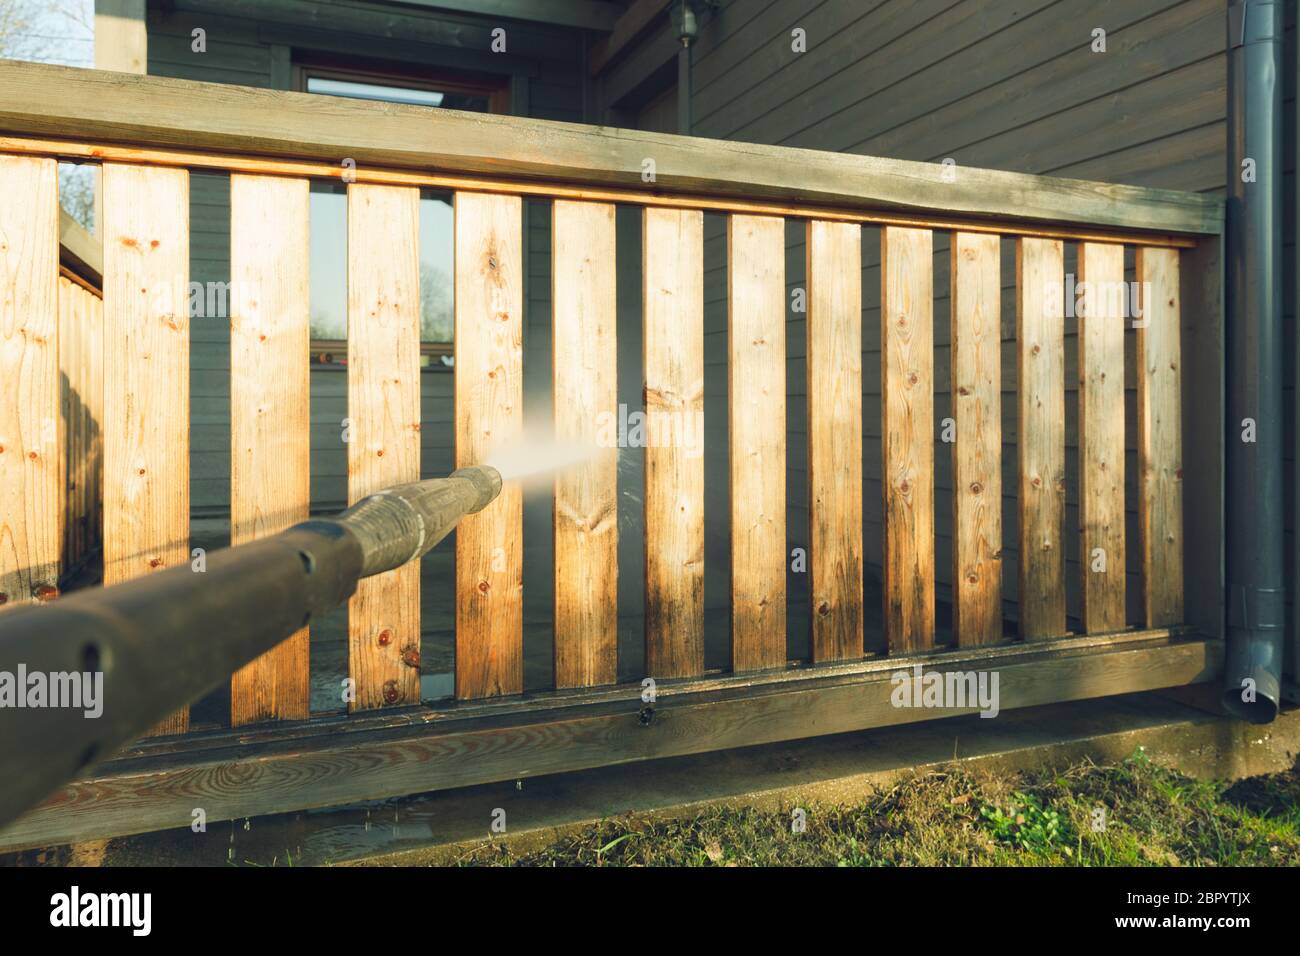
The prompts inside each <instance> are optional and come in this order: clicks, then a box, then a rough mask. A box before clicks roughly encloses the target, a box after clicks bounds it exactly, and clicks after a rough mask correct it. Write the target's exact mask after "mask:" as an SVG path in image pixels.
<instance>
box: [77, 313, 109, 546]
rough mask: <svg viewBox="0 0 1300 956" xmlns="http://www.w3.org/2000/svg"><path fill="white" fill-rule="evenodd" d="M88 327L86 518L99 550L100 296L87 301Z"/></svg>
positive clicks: (101, 496)
mask: <svg viewBox="0 0 1300 956" xmlns="http://www.w3.org/2000/svg"><path fill="white" fill-rule="evenodd" d="M87 306H88V308H87V312H86V320H87V326H86V328H85V329H84V330H83V335H82V341H83V342H84V343H85V346H86V349H87V351H88V353H89V354H88V356H87V360H86V370H87V371H86V376H87V377H86V391H85V392H84V394H83V395H82V396H81V401H82V405H83V406H84V407H85V410H86V422H87V429H88V432H89V438H88V441H87V447H88V451H87V456H88V457H87V462H86V466H87V468H86V471H87V485H86V488H87V494H86V499H87V503H86V519H87V528H88V529H89V534H88V538H87V546H88V547H89V548H97V547H99V545H100V544H101V543H102V542H103V539H104V534H103V528H104V427H105V426H104V301H103V299H101V298H100V297H99V296H97V295H91V296H90V297H89V299H88V300H87Z"/></svg>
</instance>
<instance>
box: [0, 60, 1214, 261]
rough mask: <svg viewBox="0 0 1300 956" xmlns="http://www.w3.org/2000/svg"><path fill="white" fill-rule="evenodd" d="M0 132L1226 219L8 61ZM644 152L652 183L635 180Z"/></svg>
mask: <svg viewBox="0 0 1300 956" xmlns="http://www.w3.org/2000/svg"><path fill="white" fill-rule="evenodd" d="M0 133H3V134H8V135H12V136H20V137H44V138H47V139H72V140H75V141H77V142H82V143H85V142H103V143H106V144H121V145H126V146H130V147H134V148H142V149H160V150H178V149H182V150H188V151H191V152H203V153H206V154H209V155H216V156H232V157H234V156H260V157H275V158H282V159H295V160H311V161H322V162H327V163H329V164H331V165H334V166H338V165H339V164H341V163H342V161H343V160H345V159H351V160H354V161H355V163H356V165H357V167H358V170H359V171H360V170H362V169H364V168H365V167H367V166H371V167H387V168H391V169H395V170H412V171H420V172H425V173H427V172H430V171H434V172H438V173H441V174H450V175H453V176H455V175H460V176H470V177H492V178H500V179H517V180H521V181H524V182H530V183H534V184H539V183H540V184H551V185H554V186H557V187H558V186H561V185H570V186H572V185H574V184H578V185H582V186H591V187H600V188H604V189H607V190H619V191H625V192H624V194H623V195H622V196H621V198H622V199H623V200H624V201H627V202H649V201H650V197H654V196H660V197H662V196H665V195H672V194H693V195H696V196H699V197H704V198H709V199H713V200H718V201H721V204H722V206H723V208H729V206H728V205H727V203H726V201H727V200H737V201H751V202H753V201H761V202H767V203H783V204H787V205H790V206H808V207H816V206H826V207H839V208H846V209H848V210H858V211H864V212H865V211H867V210H874V211H878V212H883V213H887V214H893V215H894V216H896V217H927V221H933V220H932V219H929V218H928V217H932V216H938V217H947V218H948V219H951V220H953V222H952V225H954V226H961V227H963V228H964V227H965V226H966V225H967V223H966V222H965V221H964V220H970V221H979V220H985V221H997V222H1002V223H1005V224H1006V229H1007V231H1009V232H1016V231H1022V232H1023V231H1031V232H1040V231H1043V230H1042V229H1040V228H1038V227H1041V226H1044V225H1050V224H1066V225H1072V226H1084V227H1090V228H1092V229H1096V230H1103V231H1105V230H1116V231H1120V230H1132V231H1139V232H1150V233H1153V234H1176V235H1184V236H1195V235H1213V234H1218V233H1220V232H1222V229H1223V208H1224V206H1223V201H1222V200H1221V199H1219V198H1216V197H1212V196H1205V195H1201V194H1198V193H1189V192H1178V191H1174V190H1164V189H1151V188H1146V187H1138V186H1125V185H1117V184H1109V183H1094V182H1086V181H1083V180H1073V179H1058V178H1053V177H1048V176H1035V175H1029V174H1025V173H1012V172H1005V171H1000V170H989V169H979V168H974V167H965V166H957V167H950V166H944V165H942V164H936V163H923V162H913V161H906V160H893V159H882V158H878V157H871V156H859V155H854V154H847V153H832V152H824V151H820V150H807V149H793V148H790V147H784V146H764V145H757V144H751V143H738V142H730V141H722V140H711V139H702V138H697V137H689V136H672V135H666V134H660V133H647V132H642V131H637V130H624V129H612V128H608V127H598V126H588V125H583V124H576V123H561V122H554V121H549V120H537V119H526V118H521V117H511V116H498V115H490V114H482V113H465V112H458V111H454V110H438V111H436V112H431V111H429V110H427V109H424V108H420V107H413V106H406V105H401V104H393V103H378V102H368V101H361V100H349V99H344V98H341V97H340V98H336V97H323V96H317V95H312V94H307V93H293V92H286V91H280V90H264V89H253V88H249V87H242V86H231V85H226V84H216V83H199V82H193V81H189V80H175V79H165V78H160V77H152V76H139V75H136V74H128V73H112V72H106V71H100V70H82V69H75V68H70V67H60V66H49V65H45V64H33V63H20V62H16V61H5V60H0ZM647 161H653V171H654V181H653V182H646V181H644V180H643V176H644V175H645V172H646V170H647ZM217 165H220V164H217ZM232 168H233V164H232ZM802 212H803V214H804V215H810V216H812V215H817V214H818V213H817V210H816V209H813V208H807V209H804V210H802ZM846 218H852V217H851V216H849V217H846ZM861 218H862V219H863V221H871V217H869V216H862V217H861ZM883 218H884V219H888V218H889V217H888V216H886V217H883ZM1017 224H1021V225H1023V226H1025V227H1028V228H1017Z"/></svg>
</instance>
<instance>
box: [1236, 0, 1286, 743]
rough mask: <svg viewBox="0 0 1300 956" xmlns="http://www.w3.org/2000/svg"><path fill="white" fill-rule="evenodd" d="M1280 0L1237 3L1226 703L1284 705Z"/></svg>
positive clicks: (1263, 711) (1247, 712)
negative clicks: (1282, 685) (1281, 699)
mask: <svg viewBox="0 0 1300 956" xmlns="http://www.w3.org/2000/svg"><path fill="white" fill-rule="evenodd" d="M1283 31H1284V10H1283V5H1282V3H1281V0H1243V2H1240V3H1234V4H1233V5H1232V6H1231V7H1230V8H1229V10H1228V204H1227V237H1226V247H1227V289H1226V295H1225V300H1226V302H1227V309H1228V314H1227V322H1228V336H1227V352H1228V354H1227V363H1228V364H1227V373H1228V433H1227V435H1226V436H1225V441H1226V443H1227V448H1226V456H1225V457H1226V464H1227V502H1226V506H1227V522H1226V527H1227V535H1228V540H1227V567H1228V594H1227V615H1228V620H1227V655H1226V660H1225V663H1224V691H1223V703H1224V706H1225V707H1226V708H1227V709H1228V710H1229V711H1230V712H1231V713H1232V714H1234V715H1235V716H1237V717H1240V718H1242V719H1243V720H1248V721H1250V722H1252V723H1258V724H1263V723H1268V722H1269V721H1271V720H1273V718H1274V717H1275V716H1277V710H1278V703H1279V700H1280V697H1281V672H1282V650H1283V635H1284V627H1285V623H1286V591H1285V577H1284V575H1285V571H1284V566H1285V565H1284V557H1283V546H1284V545H1283V527H1282V524H1283V513H1284V512H1283V506H1284V503H1285V499H1284V494H1285V491H1284V488H1283V466H1282V445H1283V435H1284V423H1283V415H1282V376H1283V364H1282V346H1283V334H1282V169H1283V158H1282V69H1283V57H1282V37H1283Z"/></svg>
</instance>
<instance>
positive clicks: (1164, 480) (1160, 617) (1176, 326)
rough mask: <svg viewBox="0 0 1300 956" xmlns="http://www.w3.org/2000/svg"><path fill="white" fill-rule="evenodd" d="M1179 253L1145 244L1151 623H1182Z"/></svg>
mask: <svg viewBox="0 0 1300 956" xmlns="http://www.w3.org/2000/svg"><path fill="white" fill-rule="evenodd" d="M1178 272H1179V270H1178V250H1176V249H1153V248H1145V247H1140V248H1139V249H1138V250H1137V281H1138V289H1139V296H1140V299H1139V301H1140V303H1141V311H1142V316H1141V319H1140V320H1139V322H1138V329H1137V400H1138V416H1137V423H1138V469H1139V471H1138V474H1139V475H1140V476H1141V479H1142V481H1141V486H1140V491H1139V494H1138V513H1139V527H1140V528H1141V531H1142V586H1143V595H1142V596H1143V613H1144V615H1145V618H1146V625H1147V627H1164V626H1166V625H1169V624H1179V623H1182V620H1183V441H1182V434H1183V431H1182V408H1181V403H1182V388H1181V382H1182V374H1183V373H1182V344H1181V320H1180V315H1179V293H1178V289H1179V274H1178Z"/></svg>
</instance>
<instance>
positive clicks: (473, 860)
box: [460, 751, 1300, 866]
mask: <svg viewBox="0 0 1300 956" xmlns="http://www.w3.org/2000/svg"><path fill="white" fill-rule="evenodd" d="M800 811H802V813H800ZM800 819H802V821H803V826H802V829H801V828H800V827H799V825H798V821H799V820H800ZM460 862H461V864H462V865H489V866H503V865H505V866H508V865H514V866H953V865H956V866H980V865H992V866H1045V865H1046V866H1077V865H1082V866H1218V865H1245V866H1297V865H1300V767H1297V768H1296V769H1293V770H1291V771H1290V772H1288V773H1284V774H1273V775H1270V776H1267V777H1255V778H1252V779H1250V780H1243V781H1240V782H1239V783H1236V784H1233V785H1231V786H1229V785H1226V784H1219V783H1205V782H1201V781H1197V780H1193V779H1191V778H1188V777H1184V776H1182V775H1181V774H1179V773H1177V772H1175V771H1172V770H1168V769H1165V768H1163V767H1159V766H1156V765H1155V764H1153V763H1151V761H1149V760H1148V759H1147V758H1146V756H1145V754H1144V753H1142V752H1141V751H1138V752H1137V753H1135V754H1134V755H1133V756H1132V757H1130V758H1129V759H1128V760H1126V761H1124V762H1123V763H1122V764H1118V765H1115V766H1097V765H1095V764H1092V763H1086V764H1080V765H1076V766H1073V767H1070V768H1069V769H1067V770H1065V771H1035V772H1028V773H1022V774H1015V775H1013V776H1010V777H1007V778H999V777H993V776H989V775H980V774H973V773H970V772H968V771H966V770H965V769H962V768H953V769H947V770H942V771H937V772H930V773H920V774H916V775H914V776H912V777H910V778H907V779H905V780H903V781H901V782H899V783H898V784H896V785H895V786H893V787H892V788H890V789H888V790H884V791H881V792H879V793H875V794H873V795H872V796H871V797H869V798H868V799H866V800H864V801H863V802H861V803H859V804H856V805H852V806H819V805H814V804H801V805H791V806H787V807H783V808H782V809H781V810H779V811H772V810H760V809H757V808H753V807H712V808H709V809H707V810H705V811H702V812H700V813H699V814H697V815H696V816H694V817H693V818H690V819H678V820H672V819H654V818H647V817H637V816H626V817H618V818H614V819H610V820H605V821H603V822H601V823H600V824H597V825H594V826H590V827H586V828H584V829H583V830H581V831H580V832H577V833H574V834H572V835H569V836H565V837H563V838H561V839H559V840H557V841H556V842H555V843H553V844H552V845H550V846H547V847H544V848H541V849H538V850H530V851H528V852H523V853H519V854H516V853H515V852H513V851H512V850H511V849H510V847H509V845H508V844H487V845H484V846H480V847H477V848H475V849H473V850H471V851H468V852H467V853H466V854H465V855H464V856H463V857H462V859H461V860H460Z"/></svg>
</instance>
